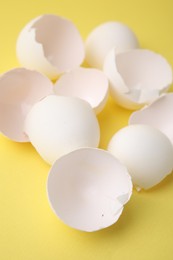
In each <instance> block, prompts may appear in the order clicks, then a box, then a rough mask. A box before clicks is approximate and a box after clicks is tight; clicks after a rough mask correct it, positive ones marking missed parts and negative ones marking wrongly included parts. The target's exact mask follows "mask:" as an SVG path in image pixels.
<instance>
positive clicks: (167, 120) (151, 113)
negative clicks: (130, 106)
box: [129, 93, 173, 144]
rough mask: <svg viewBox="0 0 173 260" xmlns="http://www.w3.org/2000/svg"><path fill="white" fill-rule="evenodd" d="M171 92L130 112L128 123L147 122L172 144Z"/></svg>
mask: <svg viewBox="0 0 173 260" xmlns="http://www.w3.org/2000/svg"><path fill="white" fill-rule="evenodd" d="M172 111H173V93H168V94H165V95H163V96H162V97H160V98H159V99H158V100H156V101H155V102H153V103H152V104H150V105H149V106H146V107H144V108H143V109H141V110H139V111H135V112H133V113H132V114H131V116H130V119H129V124H130V125H132V124H147V125H151V126H153V127H156V128H158V129H159V130H160V131H161V132H163V133H164V134H165V135H166V136H167V137H168V138H169V140H170V141H171V143H172V144H173V115H172Z"/></svg>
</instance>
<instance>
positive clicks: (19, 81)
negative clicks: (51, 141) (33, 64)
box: [0, 68, 53, 142]
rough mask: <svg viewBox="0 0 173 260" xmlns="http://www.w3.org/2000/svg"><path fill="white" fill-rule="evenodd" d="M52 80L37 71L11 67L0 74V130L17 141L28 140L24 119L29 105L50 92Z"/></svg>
mask: <svg viewBox="0 0 173 260" xmlns="http://www.w3.org/2000/svg"><path fill="white" fill-rule="evenodd" d="M52 89H53V84H52V82H51V81H50V80H49V79H48V78H46V77H45V76H43V75H42V74H40V73H39V72H37V71H31V70H27V69H24V68H16V69H12V70H10V71H8V72H6V73H4V74H2V75H1V76H0V131H1V132H2V133H3V134H4V135H5V136H7V137H8V138H10V139H12V140H14V141H17V142H28V141H29V140H28V137H27V136H26V135H25V133H24V120H25V117H26V115H27V114H28V112H29V111H30V109H31V107H32V106H33V105H34V104H35V103H36V102H38V101H39V100H40V99H42V98H44V97H45V96H47V95H50V94H52V91H53V90H52Z"/></svg>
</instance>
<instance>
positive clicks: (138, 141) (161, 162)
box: [108, 125, 173, 189]
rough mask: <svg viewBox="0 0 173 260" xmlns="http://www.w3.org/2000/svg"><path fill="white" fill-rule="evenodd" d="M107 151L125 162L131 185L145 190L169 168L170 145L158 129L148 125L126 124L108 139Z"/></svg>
mask: <svg viewBox="0 0 173 260" xmlns="http://www.w3.org/2000/svg"><path fill="white" fill-rule="evenodd" d="M108 151H109V152H111V153H112V154H113V155H114V156H116V157H117V158H118V159H119V160H120V161H121V162H122V163H123V164H124V165H126V167H127V169H128V171H129V173H130V175H131V177H132V181H133V184H134V185H136V186H137V187H140V188H144V189H149V188H151V187H153V186H154V185H156V184H158V183H159V182H161V181H162V180H163V179H164V178H165V177H166V176H167V175H168V174H169V173H171V171H172V169H173V147H172V145H171V143H170V141H169V139H168V138H167V137H166V136H165V135H164V134H163V133H162V132H160V131H159V130H158V129H156V128H153V127H151V126H148V125H130V126H127V127H125V128H122V129H121V130H120V131H118V132H117V133H116V134H115V135H114V136H113V137H112V139H111V140H110V142H109V145H108Z"/></svg>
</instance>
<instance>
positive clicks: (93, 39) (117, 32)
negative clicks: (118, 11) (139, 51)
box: [86, 21, 139, 69]
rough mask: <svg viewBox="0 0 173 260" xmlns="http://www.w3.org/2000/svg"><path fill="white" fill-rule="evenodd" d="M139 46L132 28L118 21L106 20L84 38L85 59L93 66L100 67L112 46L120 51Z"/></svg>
mask: <svg viewBox="0 0 173 260" xmlns="http://www.w3.org/2000/svg"><path fill="white" fill-rule="evenodd" d="M137 47H139V43H138V40H137V38H136V36H135V34H134V33H133V32H132V30H131V29H130V28H129V27H128V26H127V25H125V24H122V23H120V22H114V21H111V22H106V23H103V24H101V25H99V26H97V27H96V28H95V29H94V30H93V31H92V32H91V33H90V34H89V35H88V37H87V39H86V61H87V63H88V64H89V65H90V66H92V67H95V68H99V69H102V68H103V63H104V59H105V57H106V55H107V54H108V52H109V51H110V50H111V49H112V48H116V52H117V53H118V52H121V51H125V50H129V49H134V48H137Z"/></svg>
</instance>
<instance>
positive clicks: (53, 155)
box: [25, 95, 100, 164]
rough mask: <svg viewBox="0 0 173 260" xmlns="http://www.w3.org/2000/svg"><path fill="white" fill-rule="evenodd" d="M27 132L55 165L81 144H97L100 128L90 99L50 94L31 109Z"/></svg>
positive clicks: (26, 127)
mask: <svg viewBox="0 0 173 260" xmlns="http://www.w3.org/2000/svg"><path fill="white" fill-rule="evenodd" d="M25 132H26V134H27V135H28V136H29V139H30V141H31V143H32V144H33V146H34V147H35V148H36V150H37V151H38V153H39V154H40V155H41V156H42V157H43V159H44V160H45V161H46V162H48V163H50V164H52V163H53V162H54V161H55V160H56V159H58V158H59V157H60V156H62V155H64V154H66V153H68V152H71V151H73V150H75V149H77V148H80V147H97V146H98V144H99V140H100V128H99V124H98V120H97V118H96V115H95V113H94V111H93V110H92V108H91V106H90V105H89V103H88V102H86V101H84V100H82V99H79V98H74V97H64V96H56V95H50V96H48V97H46V98H44V99H43V100H41V101H40V102H38V103H37V104H35V105H34V106H33V107H32V109H31V110H30V112H29V114H28V116H27V118H26V121H25Z"/></svg>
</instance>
